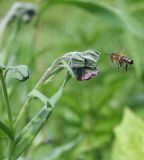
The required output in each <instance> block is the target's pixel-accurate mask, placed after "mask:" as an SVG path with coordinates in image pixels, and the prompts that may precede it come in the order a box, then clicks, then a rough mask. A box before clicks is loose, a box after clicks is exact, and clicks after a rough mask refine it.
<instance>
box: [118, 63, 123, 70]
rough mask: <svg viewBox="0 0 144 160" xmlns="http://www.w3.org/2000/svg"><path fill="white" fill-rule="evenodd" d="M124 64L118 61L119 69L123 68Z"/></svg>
mask: <svg viewBox="0 0 144 160" xmlns="http://www.w3.org/2000/svg"><path fill="white" fill-rule="evenodd" d="M122 65H123V63H122V62H119V63H118V69H119V70H121V69H122Z"/></svg>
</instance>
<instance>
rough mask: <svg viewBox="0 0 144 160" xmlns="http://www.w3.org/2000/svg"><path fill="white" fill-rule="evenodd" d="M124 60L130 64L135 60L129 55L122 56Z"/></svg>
mask: <svg viewBox="0 0 144 160" xmlns="http://www.w3.org/2000/svg"><path fill="white" fill-rule="evenodd" d="M122 59H123V62H125V63H128V64H133V60H132V59H131V58H129V57H127V56H123V57H122Z"/></svg>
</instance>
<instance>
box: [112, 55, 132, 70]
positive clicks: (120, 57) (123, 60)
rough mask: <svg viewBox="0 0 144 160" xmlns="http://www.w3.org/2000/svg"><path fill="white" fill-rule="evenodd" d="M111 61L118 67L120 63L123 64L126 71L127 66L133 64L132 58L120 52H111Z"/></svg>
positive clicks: (120, 65) (120, 66)
mask: <svg viewBox="0 0 144 160" xmlns="http://www.w3.org/2000/svg"><path fill="white" fill-rule="evenodd" d="M110 58H111V61H112V62H114V61H115V62H117V64H118V69H121V68H122V65H123V64H125V70H126V72H127V70H128V66H129V65H132V64H133V60H132V59H131V58H130V57H127V56H126V55H123V54H120V53H119V52H118V53H117V52H113V53H112V54H111V55H110Z"/></svg>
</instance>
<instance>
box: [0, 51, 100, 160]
mask: <svg viewBox="0 0 144 160" xmlns="http://www.w3.org/2000/svg"><path fill="white" fill-rule="evenodd" d="M98 58H99V53H98V52H97V51H95V50H87V51H84V52H69V53H66V54H64V55H63V56H61V57H60V58H58V59H56V60H55V61H54V63H53V64H52V65H51V67H49V68H48V69H47V70H46V72H45V73H44V75H43V76H42V77H41V78H40V80H39V81H38V82H37V84H36V85H35V87H34V88H33V89H32V90H31V91H30V93H29V94H28V96H27V99H26V101H25V103H24V105H23V106H22V107H21V111H20V113H19V115H18V116H17V119H16V121H15V122H14V121H13V116H12V113H11V107H14V106H11V105H10V103H9V96H8V91H7V86H6V78H7V75H8V74H9V77H11V78H14V79H17V80H19V81H25V80H27V79H28V78H29V74H30V71H29V68H28V67H27V66H26V65H19V66H16V67H6V66H0V80H1V84H2V91H3V95H4V100H5V109H6V112H7V117H8V122H9V123H8V125H6V124H4V123H3V122H2V121H0V129H1V130H2V131H3V132H4V133H5V135H6V136H7V138H8V146H9V147H8V149H5V153H4V154H3V159H8V160H16V159H17V158H18V157H19V156H20V155H21V154H22V153H23V152H24V151H25V150H26V149H27V148H28V147H29V145H30V144H31V142H32V141H33V140H34V138H35V137H36V135H37V134H38V133H39V131H40V130H41V128H42V126H43V125H44V124H45V122H46V121H47V119H48V118H49V116H50V115H51V113H52V112H53V110H54V108H55V104H56V102H57V101H58V100H59V98H60V97H61V95H62V92H63V90H64V87H65V85H66V83H67V82H68V80H69V79H70V78H71V77H73V78H75V79H77V80H80V81H83V80H89V79H90V78H91V77H93V76H97V75H98V69H97V60H98ZM64 69H65V71H66V73H65V76H64V80H63V83H62V84H61V86H60V87H59V89H58V91H57V92H56V93H55V94H54V95H53V96H51V97H47V95H44V94H43V93H42V92H41V91H40V88H41V87H42V86H43V85H46V84H47V83H48V82H49V79H50V78H51V77H55V76H56V75H57V73H59V72H61V71H62V70H64ZM32 99H39V100H40V101H41V102H42V103H43V106H42V107H41V109H40V111H39V112H38V113H37V114H36V115H35V116H34V117H33V118H32V119H31V120H30V121H29V122H28V123H27V124H26V125H25V126H23V128H21V129H19V127H18V126H19V125H20V124H21V122H22V120H23V118H24V116H25V114H26V111H27V108H28V107H29V106H30V101H31V100H32Z"/></svg>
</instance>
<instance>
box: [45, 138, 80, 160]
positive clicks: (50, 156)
mask: <svg viewBox="0 0 144 160" xmlns="http://www.w3.org/2000/svg"><path fill="white" fill-rule="evenodd" d="M81 140H82V136H80V137H78V138H77V139H75V140H73V141H72V142H71V143H69V144H66V145H63V146H60V147H57V148H55V149H54V150H53V151H52V152H50V153H49V154H48V155H47V157H46V158H44V159H43V160H47V159H48V160H54V159H56V158H59V157H60V156H61V155H62V154H63V153H65V152H68V151H70V150H72V149H73V148H74V147H75V146H76V145H78V144H79V143H80V142H81Z"/></svg>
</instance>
